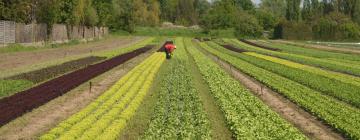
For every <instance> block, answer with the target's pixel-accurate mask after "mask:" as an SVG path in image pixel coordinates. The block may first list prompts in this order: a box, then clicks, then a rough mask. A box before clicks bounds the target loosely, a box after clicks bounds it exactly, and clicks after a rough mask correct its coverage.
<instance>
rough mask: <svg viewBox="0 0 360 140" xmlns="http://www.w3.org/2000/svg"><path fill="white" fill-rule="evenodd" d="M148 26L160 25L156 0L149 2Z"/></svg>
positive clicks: (158, 5) (158, 6)
mask: <svg viewBox="0 0 360 140" xmlns="http://www.w3.org/2000/svg"><path fill="white" fill-rule="evenodd" d="M147 20H148V24H149V25H150V26H156V25H159V23H160V3H159V2H158V1H157V0H150V3H149V15H148V19H147Z"/></svg>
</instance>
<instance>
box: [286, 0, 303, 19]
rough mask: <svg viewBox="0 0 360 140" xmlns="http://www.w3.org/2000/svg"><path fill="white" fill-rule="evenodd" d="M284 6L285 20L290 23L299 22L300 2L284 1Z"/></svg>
mask: <svg viewBox="0 0 360 140" xmlns="http://www.w3.org/2000/svg"><path fill="white" fill-rule="evenodd" d="M286 4H287V8H286V19H288V20H290V21H299V20H300V4H301V0H286Z"/></svg>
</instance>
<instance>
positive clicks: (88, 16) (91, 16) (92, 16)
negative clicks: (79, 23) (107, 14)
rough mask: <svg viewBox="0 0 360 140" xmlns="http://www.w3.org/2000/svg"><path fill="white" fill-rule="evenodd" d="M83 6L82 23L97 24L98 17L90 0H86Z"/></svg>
mask: <svg viewBox="0 0 360 140" xmlns="http://www.w3.org/2000/svg"><path fill="white" fill-rule="evenodd" d="M84 8H85V9H84V25H86V26H95V25H97V23H98V22H99V17H98V15H97V12H96V9H95V8H94V7H93V6H92V0H87V1H86V6H85V7H84Z"/></svg>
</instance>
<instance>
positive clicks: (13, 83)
mask: <svg viewBox="0 0 360 140" xmlns="http://www.w3.org/2000/svg"><path fill="white" fill-rule="evenodd" d="M33 84H34V83H32V82H31V81H27V80H0V98H3V97H6V96H9V95H12V94H15V93H16V92H19V91H23V90H26V89H27V88H30V87H31V86H33Z"/></svg>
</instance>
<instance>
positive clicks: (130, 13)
mask: <svg viewBox="0 0 360 140" xmlns="http://www.w3.org/2000/svg"><path fill="white" fill-rule="evenodd" d="M0 12H1V13H0V19H1V20H12V21H17V22H23V23H31V22H38V23H46V24H48V25H50V26H51V25H53V24H55V23H62V24H67V25H85V26H108V27H110V28H111V29H113V30H126V31H129V32H133V31H134V28H135V27H136V26H159V25H160V24H161V23H162V22H164V21H167V22H172V23H174V24H178V25H185V26H191V25H200V26H201V27H202V28H203V29H204V32H205V33H206V32H209V31H211V30H217V29H229V28H231V29H235V35H236V36H237V37H241V38H244V37H245V38H246V37H252V38H257V37H261V36H262V35H263V33H264V31H267V33H269V34H270V35H271V36H272V37H274V38H287V39H319V40H334V39H335V40H344V39H353V40H354V39H360V27H359V25H360V0H262V1H261V3H260V4H259V5H255V4H254V3H252V1H251V0H212V1H211V2H209V1H208V0H1V1H0Z"/></svg>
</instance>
